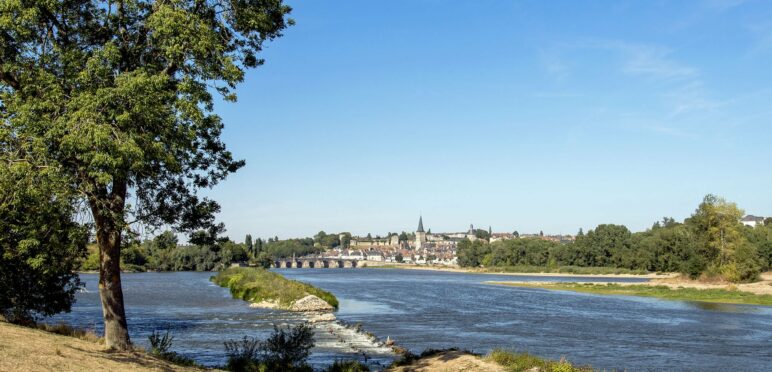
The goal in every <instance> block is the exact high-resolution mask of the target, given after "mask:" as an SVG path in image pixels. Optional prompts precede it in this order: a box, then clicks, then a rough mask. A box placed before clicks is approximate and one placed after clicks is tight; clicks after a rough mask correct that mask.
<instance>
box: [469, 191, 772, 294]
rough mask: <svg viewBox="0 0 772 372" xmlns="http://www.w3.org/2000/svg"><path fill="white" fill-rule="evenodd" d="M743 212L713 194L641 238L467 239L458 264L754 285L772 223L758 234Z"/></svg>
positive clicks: (770, 241)
mask: <svg viewBox="0 0 772 372" xmlns="http://www.w3.org/2000/svg"><path fill="white" fill-rule="evenodd" d="M743 214H744V213H743V211H742V210H741V209H739V208H738V207H737V205H736V204H734V203H730V202H727V201H726V200H724V199H723V198H720V197H717V196H714V195H708V196H706V197H705V198H704V199H703V201H702V203H701V204H700V205H699V206H698V207H697V209H696V210H695V212H694V213H693V214H692V215H691V216H690V217H689V218H687V219H686V220H685V221H684V222H682V223H681V222H676V221H675V220H674V219H672V218H664V219H663V220H662V221H661V222H657V223H655V224H654V225H653V226H652V227H651V228H650V229H648V230H646V231H643V232H636V233H632V232H630V230H628V229H627V227H625V226H623V225H613V224H602V225H599V226H598V227H596V228H595V229H594V230H590V231H588V232H587V233H586V234H585V233H584V232H583V231H581V230H580V231H579V233H578V235H577V237H576V240H575V241H574V242H573V243H567V244H561V243H557V242H552V241H546V240H542V239H539V238H522V239H513V240H504V241H497V242H494V243H488V242H486V241H484V240H475V241H474V242H472V241H469V240H464V241H462V242H461V243H459V246H458V263H459V265H460V266H462V267H471V268H476V267H481V266H482V267H484V268H485V269H486V270H491V271H496V270H501V271H520V270H523V271H525V272H532V271H536V270H539V271H546V272H572V271H574V272H575V273H587V274H594V273H606V270H611V271H612V272H614V271H617V270H622V271H621V273H644V272H681V273H684V274H686V275H688V276H689V277H691V278H699V277H704V278H723V279H725V280H727V281H730V282H753V281H756V280H758V279H759V274H760V273H761V272H763V271H766V270H769V269H770V267H772V219H770V218H768V219H767V220H766V221H765V223H764V224H761V225H757V226H756V227H753V228H752V227H748V226H744V225H742V224H741V223H740V222H739V221H740V218H741V217H742V216H743ZM614 273H616V272H614Z"/></svg>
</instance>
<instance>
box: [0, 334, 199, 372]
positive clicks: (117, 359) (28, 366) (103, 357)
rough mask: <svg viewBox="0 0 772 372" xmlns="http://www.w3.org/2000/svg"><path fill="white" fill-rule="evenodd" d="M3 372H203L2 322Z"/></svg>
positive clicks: (0, 358) (0, 366) (0, 356)
mask: <svg viewBox="0 0 772 372" xmlns="http://www.w3.org/2000/svg"><path fill="white" fill-rule="evenodd" d="M0 335H2V337H0V371H200V370H201V369H199V368H195V367H182V366H178V365H175V364H172V363H169V362H167V361H165V360H162V359H158V358H155V357H153V356H151V355H148V354H147V353H145V352H143V351H131V352H115V351H110V350H109V349H107V348H106V347H105V346H104V345H103V344H102V343H99V342H95V341H91V340H84V339H79V338H76V337H70V336H62V335H57V334H53V333H49V332H46V331H42V330H38V329H32V328H26V327H21V326H17V325H13V324H9V323H5V322H0Z"/></svg>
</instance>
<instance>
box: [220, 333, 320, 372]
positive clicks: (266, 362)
mask: <svg viewBox="0 0 772 372" xmlns="http://www.w3.org/2000/svg"><path fill="white" fill-rule="evenodd" d="M312 347H314V332H313V330H312V329H311V326H309V325H308V324H306V323H301V324H298V325H296V326H294V327H291V326H287V328H278V327H276V326H274V328H273V333H272V334H271V336H270V337H268V339H267V340H265V341H262V342H261V341H260V340H258V339H255V338H252V337H247V336H244V339H242V340H241V341H226V342H225V352H226V354H228V362H227V364H226V368H227V369H228V370H230V371H248V372H251V371H311V370H312V369H311V367H309V366H308V365H307V364H306V359H308V355H309V353H310V350H311V348H312Z"/></svg>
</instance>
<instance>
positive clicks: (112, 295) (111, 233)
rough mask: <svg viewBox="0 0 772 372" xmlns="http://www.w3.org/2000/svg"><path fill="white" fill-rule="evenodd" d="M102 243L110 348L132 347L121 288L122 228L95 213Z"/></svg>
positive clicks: (101, 270)
mask: <svg viewBox="0 0 772 372" xmlns="http://www.w3.org/2000/svg"><path fill="white" fill-rule="evenodd" d="M95 220H96V221H95V222H96V230H97V234H96V236H97V244H98V245H99V263H100V264H99V296H100V297H101V299H102V314H103V316H104V321H105V343H106V344H107V347H109V348H113V349H117V350H128V349H129V348H130V347H131V341H130V340H129V328H128V326H127V324H126V312H125V311H124V308H123V290H122V289H121V266H120V263H121V231H120V230H119V229H117V228H116V227H115V225H113V224H111V223H109V222H108V221H107V220H106V219H105V218H103V217H98V216H95Z"/></svg>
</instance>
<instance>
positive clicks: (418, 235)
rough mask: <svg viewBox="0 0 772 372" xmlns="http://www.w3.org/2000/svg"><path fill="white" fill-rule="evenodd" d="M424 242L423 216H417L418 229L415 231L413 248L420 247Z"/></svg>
mask: <svg viewBox="0 0 772 372" xmlns="http://www.w3.org/2000/svg"><path fill="white" fill-rule="evenodd" d="M424 243H426V232H425V231H424V218H423V216H419V217H418V229H417V230H416V231H415V249H416V250H418V249H421V248H422V247H423V245H424Z"/></svg>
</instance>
